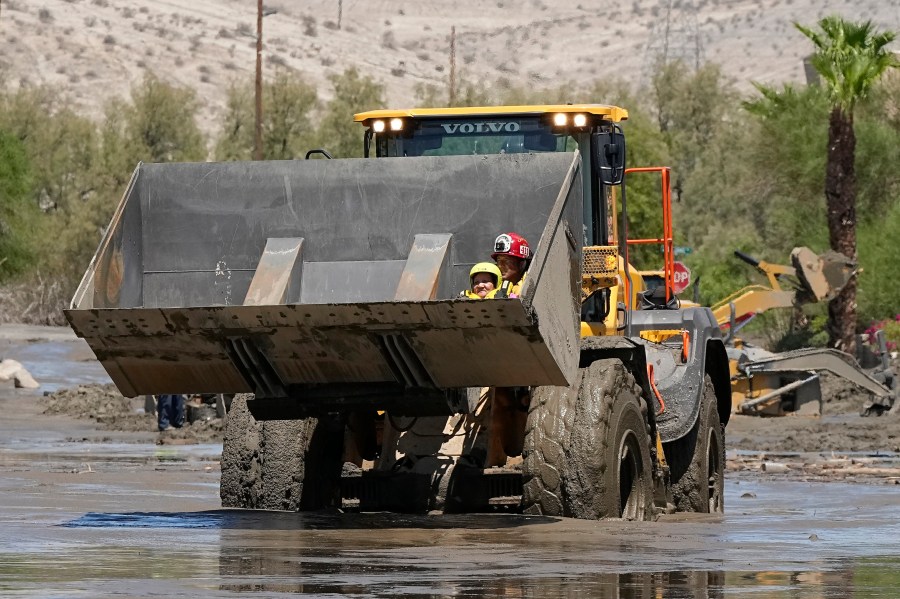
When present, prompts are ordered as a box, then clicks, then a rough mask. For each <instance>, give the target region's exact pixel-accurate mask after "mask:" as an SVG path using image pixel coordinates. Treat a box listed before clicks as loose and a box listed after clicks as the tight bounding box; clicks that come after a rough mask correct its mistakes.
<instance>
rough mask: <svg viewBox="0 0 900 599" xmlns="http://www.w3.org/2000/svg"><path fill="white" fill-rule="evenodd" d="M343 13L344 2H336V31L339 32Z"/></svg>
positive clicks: (342, 0) (341, 0) (339, 0)
mask: <svg viewBox="0 0 900 599" xmlns="http://www.w3.org/2000/svg"><path fill="white" fill-rule="evenodd" d="M343 13H344V0H338V31H340V30H341V15H342V14H343Z"/></svg>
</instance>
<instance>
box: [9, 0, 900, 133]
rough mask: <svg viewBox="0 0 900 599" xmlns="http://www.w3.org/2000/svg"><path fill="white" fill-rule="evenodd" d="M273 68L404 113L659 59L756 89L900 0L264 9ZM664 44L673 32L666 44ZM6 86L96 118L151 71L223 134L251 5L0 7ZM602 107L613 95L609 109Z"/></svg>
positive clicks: (635, 77)
mask: <svg viewBox="0 0 900 599" xmlns="http://www.w3.org/2000/svg"><path fill="white" fill-rule="evenodd" d="M266 7H267V12H270V13H272V14H269V15H268V16H266V17H265V19H264V33H263V39H264V41H265V48H264V53H265V54H264V56H265V61H264V69H265V71H266V72H267V73H268V74H271V73H272V72H274V69H275V68H278V67H280V68H285V67H286V68H290V69H294V70H296V71H299V72H301V73H303V74H304V76H306V77H307V78H308V79H309V80H310V81H312V82H314V83H316V84H317V85H318V88H319V93H320V96H321V97H323V98H327V97H328V95H329V93H330V89H329V86H328V79H327V77H328V75H330V74H333V73H339V72H341V71H343V70H344V69H345V68H347V67H348V66H356V67H358V68H359V69H360V71H361V72H363V73H365V74H369V75H371V76H373V77H374V78H376V79H377V80H380V81H382V82H383V83H384V84H385V85H386V88H387V92H388V94H387V95H388V98H387V99H388V102H389V103H390V104H392V105H397V106H399V105H410V104H413V103H414V102H415V99H414V98H413V93H414V90H415V86H416V85H417V84H441V83H442V82H444V81H446V77H447V75H448V73H449V62H450V61H449V56H450V52H449V47H450V31H451V27H455V30H456V63H457V70H458V71H461V72H463V73H464V74H465V76H466V77H467V78H468V79H470V80H483V81H485V82H486V83H493V82H496V81H497V80H498V79H500V78H502V77H505V78H508V79H509V80H511V81H513V82H517V83H522V82H527V83H528V84H529V85H533V86H548V87H549V86H557V85H559V84H561V83H563V82H565V81H570V80H579V79H594V78H601V77H610V76H616V77H618V78H625V79H627V80H632V81H639V80H641V78H642V76H643V75H644V73H645V72H646V65H647V64H648V63H649V60H650V57H651V56H654V55H655V54H657V53H659V52H661V51H663V49H667V52H668V54H669V55H670V56H684V57H687V58H688V59H690V60H696V59H698V58H699V59H700V60H710V61H716V62H718V63H720V64H722V65H723V66H724V67H725V69H726V70H727V71H728V73H729V74H730V75H731V76H732V77H733V78H734V80H735V82H736V83H737V85H738V86H739V88H741V89H750V82H751V81H759V82H764V83H770V84H772V83H775V84H777V83H780V82H787V81H802V80H803V78H804V73H803V65H802V57H803V56H804V55H805V54H807V53H808V52H809V51H810V44H809V42H808V40H806V39H805V38H804V37H803V36H802V35H801V34H800V33H799V32H798V31H796V30H795V29H794V28H793V26H792V24H791V23H792V22H793V21H799V22H801V23H804V24H813V23H814V22H815V21H816V20H817V19H818V18H820V17H822V16H825V15H827V14H834V13H838V14H841V15H843V16H846V17H850V18H854V19H871V20H872V21H873V22H875V23H876V25H877V26H878V27H879V28H890V29H893V30H900V0H854V2H849V1H847V0H682V1H680V2H679V1H678V0H633V1H632V2H630V3H608V2H599V1H597V0H581V1H580V3H579V2H577V1H576V2H561V1H560V0H522V1H518V2H513V1H511V0H490V1H484V2H482V1H480V0H455V1H454V2H434V1H430V0H423V1H420V2H404V1H402V0H268V1H267V2H266ZM667 32H668V34H667ZM0 40H2V43H0V81H2V84H3V85H4V86H6V87H7V88H8V89H10V88H12V89H14V88H16V87H17V86H20V85H36V84H42V83H49V84H54V85H57V86H61V87H62V88H64V89H65V90H67V94H68V97H69V100H70V101H71V102H72V103H73V104H74V105H75V106H76V107H77V108H78V109H79V110H80V111H81V112H84V113H86V114H89V115H92V116H98V115H100V114H101V112H102V107H103V104H104V102H105V101H106V100H107V99H108V98H110V97H113V96H117V95H126V94H127V93H128V89H129V87H130V86H131V85H132V84H133V83H134V82H136V81H138V80H140V78H141V77H142V75H143V73H144V72H145V71H147V70H151V71H153V72H154V73H156V74H157V75H159V76H161V77H163V78H165V79H167V80H170V81H173V82H176V83H179V84H182V85H189V86H191V87H193V88H195V89H196V90H197V93H198V95H199V97H200V98H201V99H202V101H203V103H204V105H205V106H207V107H208V109H207V110H205V111H204V114H203V117H202V118H203V122H202V126H203V127H204V128H205V129H207V130H210V131H211V130H213V129H215V124H216V122H217V119H218V118H219V115H220V113H221V111H222V109H223V107H224V97H225V91H226V90H227V88H228V85H229V83H230V82H231V81H232V80H235V79H244V80H246V81H250V80H252V77H253V71H254V65H255V62H254V61H255V43H256V42H255V40H256V2H253V0H0ZM597 100H598V101H602V98H598V99H597Z"/></svg>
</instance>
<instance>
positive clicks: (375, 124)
mask: <svg viewBox="0 0 900 599" xmlns="http://www.w3.org/2000/svg"><path fill="white" fill-rule="evenodd" d="M372 131H374V132H375V133H381V132H382V131H384V121H372Z"/></svg>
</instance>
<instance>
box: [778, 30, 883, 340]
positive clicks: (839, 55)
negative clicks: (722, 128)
mask: <svg viewBox="0 0 900 599" xmlns="http://www.w3.org/2000/svg"><path fill="white" fill-rule="evenodd" d="M818 25H819V27H820V28H821V31H813V30H812V29H808V28H806V27H803V26H802V25H800V24H798V23H794V26H795V27H796V28H797V29H799V30H800V31H801V32H802V33H803V35H805V36H806V37H808V38H809V39H810V40H811V41H812V43H813V44H814V45H815V47H816V49H815V53H814V54H813V56H812V60H811V62H812V65H813V67H814V68H815V69H816V71H817V72H818V73H819V76H820V77H821V78H822V81H823V84H824V88H825V91H826V93H827V94H828V97H829V99H830V101H831V115H830V117H829V121H828V157H827V161H826V166H825V204H826V207H827V209H828V238H829V242H830V245H831V249H833V250H835V251H838V252H841V253H842V254H844V255H845V256H847V257H848V258H850V259H851V260H852V261H854V262H855V261H856V259H857V255H856V167H855V165H854V159H855V155H856V133H855V131H854V129H853V111H854V109H855V107H856V104H857V102H858V101H860V100H862V99H863V98H865V97H866V95H867V94H868V92H869V90H870V89H871V88H872V86H873V85H874V84H875V82H876V81H878V79H879V78H880V77H881V75H882V74H883V73H884V72H885V71H886V70H887V69H889V68H892V67H897V66H900V63H898V61H897V58H896V57H895V56H894V54H893V53H892V52H890V51H888V50H887V49H886V46H887V45H888V44H889V43H891V42H892V41H893V40H894V37H895V34H894V32H892V31H885V32H878V31H875V29H874V27H873V25H872V22H871V21H866V22H864V23H853V22H849V21H845V20H844V19H842V18H841V17H838V16H830V17H825V18H824V19H822V20H821V21H819V23H818ZM856 287H857V279H856V277H855V276H854V277H851V279H850V281H849V283H847V285H846V286H845V287H844V288H843V290H842V291H841V292H840V294H838V296H837V297H835V298H834V299H833V300H831V302H830V303H829V304H828V321H829V338H830V339H829V341H830V344H831V345H832V346H837V347H840V348H841V349H843V350H844V351H846V352H848V353H853V352H854V350H855V347H856V337H855V334H856Z"/></svg>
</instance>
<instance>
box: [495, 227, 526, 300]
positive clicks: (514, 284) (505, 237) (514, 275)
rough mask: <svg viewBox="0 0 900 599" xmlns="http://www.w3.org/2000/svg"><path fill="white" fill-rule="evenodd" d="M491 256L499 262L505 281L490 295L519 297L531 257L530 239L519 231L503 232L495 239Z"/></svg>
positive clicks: (498, 265)
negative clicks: (526, 238)
mask: <svg viewBox="0 0 900 599" xmlns="http://www.w3.org/2000/svg"><path fill="white" fill-rule="evenodd" d="M491 258H493V259H494V261H495V262H496V263H497V267H498V268H499V269H500V274H501V276H502V277H503V282H502V283H501V284H500V288H499V289H497V290H496V291H495V292H494V293H493V294H492V295H490V297H497V298H504V297H518V296H519V289H520V288H521V287H522V281H524V279H525V271H526V270H527V269H528V261H529V260H530V259H531V247H529V245H528V241H526V240H525V238H524V237H522V236H521V235H519V234H518V233H512V232H510V233H502V234H500V235H498V236H497V239H495V240H494V252H493V253H492V254H491Z"/></svg>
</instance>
